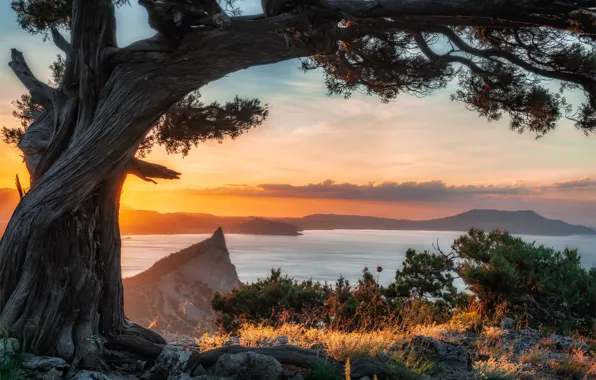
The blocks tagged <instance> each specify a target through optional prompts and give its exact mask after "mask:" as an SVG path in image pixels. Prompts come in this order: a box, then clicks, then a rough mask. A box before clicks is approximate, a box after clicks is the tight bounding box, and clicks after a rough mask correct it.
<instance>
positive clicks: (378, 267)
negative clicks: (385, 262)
mask: <svg viewBox="0 0 596 380" xmlns="http://www.w3.org/2000/svg"><path fill="white" fill-rule="evenodd" d="M382 271H383V267H382V266H380V265H379V266H377V272H379V273H381V272H382Z"/></svg>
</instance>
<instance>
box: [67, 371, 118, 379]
mask: <svg viewBox="0 0 596 380" xmlns="http://www.w3.org/2000/svg"><path fill="white" fill-rule="evenodd" d="M72 380H109V378H108V376H107V375H106V374H105V373H101V372H95V371H87V370H83V371H80V372H78V373H77V374H76V375H75V376H74V377H73V378H72Z"/></svg>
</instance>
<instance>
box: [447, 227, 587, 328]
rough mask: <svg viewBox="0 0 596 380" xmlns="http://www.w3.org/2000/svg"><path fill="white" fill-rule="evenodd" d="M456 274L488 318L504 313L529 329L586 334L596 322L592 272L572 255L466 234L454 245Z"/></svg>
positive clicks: (502, 235)
mask: <svg viewBox="0 0 596 380" xmlns="http://www.w3.org/2000/svg"><path fill="white" fill-rule="evenodd" d="M452 248H453V251H454V252H455V254H456V256H457V258H458V260H459V262H458V264H457V268H456V269H457V272H458V273H459V275H460V276H461V278H462V279H463V280H464V282H465V283H466V285H467V287H468V289H469V290H470V291H471V292H472V293H473V294H474V295H475V296H476V297H477V299H478V301H479V302H480V304H481V305H482V309H483V311H484V313H485V314H486V315H487V316H490V315H491V314H494V312H495V311H496V310H500V309H502V308H503V307H504V309H505V310H504V312H505V313H512V314H515V315H516V316H518V317H520V318H523V319H525V320H526V321H527V322H529V323H530V324H531V325H535V326H540V325H542V326H552V327H555V328H557V329H558V330H560V331H563V332H569V331H571V330H580V331H583V332H589V331H590V330H591V329H593V328H594V326H595V320H596V268H592V269H590V270H586V269H584V268H582V266H581V264H580V256H579V254H578V252H577V250H575V249H565V250H564V251H562V252H560V251H555V250H554V249H552V248H546V247H544V246H542V245H540V246H537V245H536V244H534V243H527V242H524V241H523V240H521V239H520V238H516V237H513V236H511V235H510V234H509V233H507V232H503V231H499V230H495V231H492V232H489V233H485V232H483V231H482V230H478V229H471V230H470V231H469V232H468V235H465V236H462V237H460V238H459V239H457V240H456V241H455V242H454V244H453V247H452Z"/></svg>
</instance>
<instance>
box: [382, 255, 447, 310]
mask: <svg viewBox="0 0 596 380" xmlns="http://www.w3.org/2000/svg"><path fill="white" fill-rule="evenodd" d="M454 259H455V257H453V256H452V255H451V254H442V252H440V251H439V253H431V252H428V251H424V252H416V250H415V249H411V248H410V249H408V250H407V251H406V260H405V261H404V262H403V264H402V265H403V268H402V269H401V270H399V269H398V270H397V271H396V273H395V282H393V283H392V284H391V285H389V289H388V291H389V292H390V293H391V294H392V295H394V296H400V297H413V298H416V299H423V298H432V299H435V300H441V301H445V302H447V303H450V304H454V303H455V301H456V300H457V298H458V296H459V293H458V291H457V289H456V288H455V285H453V280H454V277H453V275H452V272H453V271H454V270H455V261H454Z"/></svg>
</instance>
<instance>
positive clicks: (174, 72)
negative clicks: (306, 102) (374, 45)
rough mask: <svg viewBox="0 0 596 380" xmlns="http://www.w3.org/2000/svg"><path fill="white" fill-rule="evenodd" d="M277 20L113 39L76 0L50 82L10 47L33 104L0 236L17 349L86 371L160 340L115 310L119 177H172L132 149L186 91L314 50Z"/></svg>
mask: <svg viewBox="0 0 596 380" xmlns="http://www.w3.org/2000/svg"><path fill="white" fill-rule="evenodd" d="M295 19H296V20H297V21H296V23H297V24H298V25H299V24H300V23H301V22H302V23H304V21H300V19H299V18H298V17H295ZM278 21H279V20H272V21H267V22H266V23H264V24H261V25H259V26H257V25H251V24H250V23H249V22H245V21H240V22H239V25H238V26H237V27H236V29H235V28H234V27H230V28H229V29H227V30H217V29H216V30H213V31H211V32H209V31H207V32H202V39H201V40H195V39H175V40H172V39H171V38H166V37H164V36H161V35H158V36H156V38H153V39H150V40H147V41H140V42H139V43H135V44H133V45H131V46H130V47H127V48H118V47H117V46H116V39H115V20H114V9H113V5H112V2H111V0H77V1H75V2H74V12H73V22H72V24H73V25H72V31H71V33H72V35H71V41H72V42H71V43H69V42H67V41H66V40H64V38H63V37H62V36H61V35H60V34H59V33H58V32H57V31H53V33H52V35H53V38H54V42H55V43H56V45H57V46H58V47H60V48H61V49H62V50H63V51H64V52H65V53H66V55H67V59H66V68H65V73H64V78H63V81H62V83H61V85H60V87H59V88H57V89H54V88H51V87H49V86H47V85H45V84H42V83H41V82H39V81H38V80H37V79H35V77H34V75H33V74H32V73H31V71H30V70H29V68H28V66H27V64H26V62H25V60H24V58H23V55H22V54H21V53H20V52H18V51H16V50H13V60H12V62H11V63H10V65H11V67H12V68H13V71H14V72H15V73H16V74H17V76H19V78H20V79H21V81H22V82H23V84H25V86H26V87H27V88H28V90H29V91H30V93H31V96H32V98H33V99H34V101H35V102H36V103H39V104H41V105H42V106H43V109H44V111H43V113H42V114H41V115H40V116H39V117H38V118H37V120H36V121H35V122H33V123H32V124H31V126H30V127H29V128H28V129H27V131H26V133H25V135H24V136H23V138H22V139H21V141H20V143H19V148H20V149H21V150H22V151H23V152H24V157H25V163H26V165H27V169H28V171H29V173H30V176H31V187H30V189H29V191H28V192H27V194H26V195H25V196H24V197H23V199H22V200H21V202H20V203H19V205H18V206H17V208H16V209H15V211H14V214H13V216H12V218H11V220H10V222H9V224H8V226H7V229H6V231H5V234H4V236H3V238H2V241H1V243H0V273H2V276H1V277H0V325H3V326H6V327H7V328H8V330H9V333H10V335H11V336H13V337H16V338H18V339H19V340H20V341H22V342H24V343H25V345H26V347H25V348H26V350H27V351H30V352H34V353H37V354H48V355H56V356H60V357H63V358H65V359H68V360H72V361H74V363H75V364H77V365H80V366H82V367H87V368H97V367H102V366H104V365H105V364H109V362H111V361H116V362H118V361H134V360H136V359H144V360H151V359H154V358H156V357H157V356H158V355H159V353H160V352H161V349H162V348H163V344H165V341H164V340H163V338H161V337H160V336H159V335H158V334H156V333H154V332H152V331H150V330H147V329H144V328H142V327H140V326H138V325H135V324H133V323H131V322H129V321H127V320H126V318H125V315H124V309H123V294H122V280H121V264H120V260H121V255H120V232H119V226H118V210H119V197H120V192H121V188H122V184H123V182H124V179H125V177H126V173H127V172H128V173H131V174H134V175H137V176H139V177H141V178H142V179H144V180H148V181H152V178H168V179H171V178H177V177H178V175H179V173H177V172H175V171H172V170H170V169H168V168H165V167H163V166H160V165H156V164H151V163H148V162H144V161H141V160H138V159H135V158H134V154H135V152H136V150H137V147H138V146H139V144H140V143H141V141H142V140H143V138H144V136H145V135H146V134H147V133H148V132H149V131H150V129H151V128H152V127H153V126H154V125H155V123H156V121H157V120H158V118H159V117H160V116H161V115H162V114H163V113H164V112H165V111H166V110H167V109H168V108H170V107H171V106H172V105H173V104H174V103H175V102H177V101H178V100H180V99H181V98H182V97H184V96H185V95H186V94H188V93H189V92H190V91H192V90H196V89H197V88H200V87H201V86H202V85H204V84H206V83H209V82H211V81H213V80H216V79H218V78H221V77H222V76H224V75H226V74H229V73H231V72H234V71H237V70H239V69H243V68H248V67H250V66H254V65H258V64H266V63H274V62H277V61H280V60H284V59H288V58H291V57H295V56H305V55H309V54H312V53H313V52H314V50H313V48H306V47H304V46H302V47H296V48H295V49H294V50H293V51H290V49H289V47H288V45H287V42H286V40H285V39H284V37H283V34H281V33H280V32H278V31H277V30H278V29H279V24H278ZM238 28H248V30H249V31H252V32H253V34H251V33H237V32H238ZM255 34H256V37H255ZM333 37H334V35H332V38H331V39H329V41H331V42H328V43H331V44H333V43H335V40H334V39H333ZM255 38H256V42H255ZM187 41H189V42H187ZM319 46H321V45H319ZM259 49H262V52H261V53H260V54H257V55H255V54H254V52H255V51H258V50H259ZM181 52H183V53H184V54H182V53H181ZM166 58H167V59H166Z"/></svg>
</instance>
